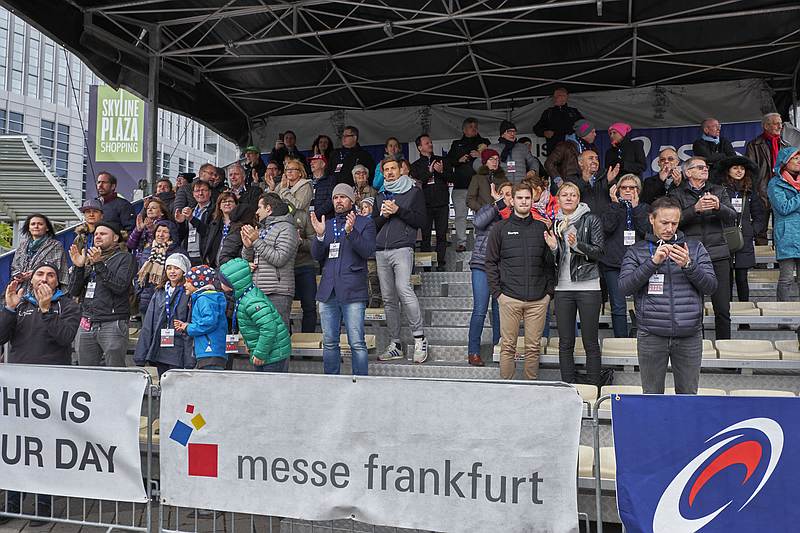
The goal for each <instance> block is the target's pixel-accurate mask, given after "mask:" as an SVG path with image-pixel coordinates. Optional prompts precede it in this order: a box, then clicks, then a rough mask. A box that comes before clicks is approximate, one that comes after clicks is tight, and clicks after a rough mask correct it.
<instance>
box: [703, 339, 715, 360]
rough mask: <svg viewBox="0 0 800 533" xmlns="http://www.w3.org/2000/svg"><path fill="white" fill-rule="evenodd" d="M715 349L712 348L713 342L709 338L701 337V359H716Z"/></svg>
mask: <svg viewBox="0 0 800 533" xmlns="http://www.w3.org/2000/svg"><path fill="white" fill-rule="evenodd" d="M716 358H717V349H716V348H714V343H713V342H712V341H711V340H709V339H703V359H716Z"/></svg>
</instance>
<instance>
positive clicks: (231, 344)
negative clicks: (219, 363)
mask: <svg viewBox="0 0 800 533" xmlns="http://www.w3.org/2000/svg"><path fill="white" fill-rule="evenodd" d="M225 353H239V334H238V333H231V334H230V335H225Z"/></svg>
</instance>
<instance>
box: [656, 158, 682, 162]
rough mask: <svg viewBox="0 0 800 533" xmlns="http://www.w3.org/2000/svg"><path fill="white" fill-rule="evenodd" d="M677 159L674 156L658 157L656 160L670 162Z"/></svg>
mask: <svg viewBox="0 0 800 533" xmlns="http://www.w3.org/2000/svg"><path fill="white" fill-rule="evenodd" d="M677 160H678V159H677V158H675V157H659V158H658V162H659V163H672V162H674V161H677Z"/></svg>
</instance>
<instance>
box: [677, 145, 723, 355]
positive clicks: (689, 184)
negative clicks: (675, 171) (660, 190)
mask: <svg viewBox="0 0 800 533" xmlns="http://www.w3.org/2000/svg"><path fill="white" fill-rule="evenodd" d="M683 173H684V174H685V175H686V180H685V181H684V182H683V183H682V184H681V186H680V187H678V188H677V189H675V190H674V191H673V192H672V193H671V194H670V196H671V197H672V198H675V199H676V200H677V201H678V203H680V204H681V209H682V212H681V226H680V228H681V231H683V234H684V235H686V238H687V239H695V240H698V241H700V242H702V243H703V245H704V246H705V248H706V250H708V255H709V256H710V257H711V261H712V262H713V263H714V274H715V275H716V277H717V282H718V283H717V290H716V291H715V292H714V294H712V295H711V303H712V304H713V305H714V329H715V331H716V339H717V340H719V339H730V338H731V254H730V249H729V248H728V242H727V241H726V240H725V235H724V233H723V231H724V228H725V226H731V225H733V223H734V222H735V221H736V210H735V209H734V208H733V204H731V199H730V196H728V192H727V190H726V189H725V187H723V186H722V185H713V184H711V183H707V182H708V165H707V164H706V162H705V160H704V159H703V158H701V157H692V158H690V159H689V160H687V161H686V163H684V165H683Z"/></svg>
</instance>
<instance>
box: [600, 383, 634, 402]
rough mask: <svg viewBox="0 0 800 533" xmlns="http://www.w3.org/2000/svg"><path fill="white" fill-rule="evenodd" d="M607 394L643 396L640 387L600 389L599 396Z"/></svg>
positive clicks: (605, 387)
mask: <svg viewBox="0 0 800 533" xmlns="http://www.w3.org/2000/svg"><path fill="white" fill-rule="evenodd" d="M608 394H611V395H613V394H643V392H642V387H641V386H640V385H606V386H604V387H602V388H601V389H600V396H606V395H608ZM606 403H608V402H606Z"/></svg>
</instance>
